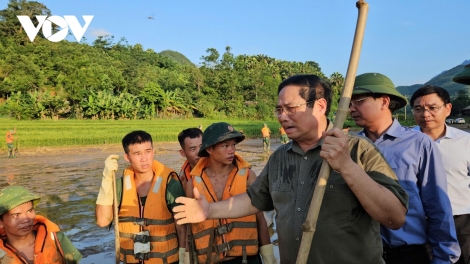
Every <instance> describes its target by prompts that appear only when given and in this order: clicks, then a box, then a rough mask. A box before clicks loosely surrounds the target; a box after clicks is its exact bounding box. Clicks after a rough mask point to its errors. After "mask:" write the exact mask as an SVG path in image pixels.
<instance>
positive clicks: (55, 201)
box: [0, 139, 279, 263]
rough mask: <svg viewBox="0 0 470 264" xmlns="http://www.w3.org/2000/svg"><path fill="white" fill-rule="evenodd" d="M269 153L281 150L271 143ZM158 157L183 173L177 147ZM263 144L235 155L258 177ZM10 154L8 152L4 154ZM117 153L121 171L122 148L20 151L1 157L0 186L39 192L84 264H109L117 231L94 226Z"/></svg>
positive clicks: (41, 209)
mask: <svg viewBox="0 0 470 264" xmlns="http://www.w3.org/2000/svg"><path fill="white" fill-rule="evenodd" d="M272 141H274V142H272V144H271V150H274V149H276V148H277V147H278V146H279V140H278V139H275V140H272ZM154 147H155V152H156V154H155V158H156V159H157V160H159V161H160V162H162V163H163V164H165V165H167V166H169V167H170V168H173V169H175V170H176V171H178V172H179V169H180V167H181V165H182V164H183V162H184V159H183V158H182V157H181V156H180V155H179V152H178V150H179V145H178V144H177V143H155V144H154ZM262 151H263V145H262V141H261V140H246V141H243V142H241V143H240V144H239V145H238V149H237V153H238V154H240V155H241V156H242V157H244V158H245V159H246V160H247V161H248V162H250V163H251V164H252V166H253V170H254V171H255V172H256V174H259V173H260V172H261V170H262V168H263V167H264V165H265V164H266V161H267V159H268V156H267V155H263V153H262ZM5 154H6V153H5ZM110 154H119V155H120V156H121V158H120V159H119V167H120V169H121V170H120V172H122V168H124V167H125V166H126V162H125V160H124V159H123V158H122V154H123V151H122V147H121V146H119V145H112V146H110V145H105V146H97V147H76V148H38V149H29V150H24V151H23V150H22V151H21V153H20V156H18V157H17V158H15V159H7V158H6V157H5V156H6V155H1V156H0V188H4V187H6V186H8V185H9V184H15V185H22V186H25V187H27V188H28V189H30V190H31V191H33V192H35V193H37V194H39V195H40V196H41V197H42V201H41V203H40V204H39V206H38V208H37V213H38V214H41V215H43V216H45V217H47V218H49V219H50V220H52V221H53V222H55V223H57V224H58V225H59V226H60V228H61V230H62V231H64V232H65V234H66V235H67V236H68V237H69V238H70V239H71V240H72V242H73V243H74V245H75V246H76V247H77V249H78V250H79V251H80V252H81V253H82V255H83V260H82V262H81V263H111V262H112V260H113V258H114V232H113V230H110V231H108V229H107V228H99V227H98V226H96V224H95V216H94V209H95V201H96V196H97V194H98V191H99V187H100V184H101V173H102V171H103V166H104V160H105V159H106V157H107V156H108V155H110ZM110 261H111V262H110Z"/></svg>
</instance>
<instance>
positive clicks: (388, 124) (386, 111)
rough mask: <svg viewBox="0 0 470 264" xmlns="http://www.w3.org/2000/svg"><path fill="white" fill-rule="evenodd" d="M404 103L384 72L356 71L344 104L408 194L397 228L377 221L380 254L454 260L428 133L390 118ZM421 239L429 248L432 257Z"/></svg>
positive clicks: (394, 262)
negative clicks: (403, 215)
mask: <svg viewBox="0 0 470 264" xmlns="http://www.w3.org/2000/svg"><path fill="white" fill-rule="evenodd" d="M406 104H407V100H406V98H405V97H404V96H403V95H402V94H401V93H400V92H398V91H397V90H396V88H395V85H394V84H393V82H392V81H391V80H390V79H389V78H388V77H387V76H385V75H383V74H380V73H365V74H361V75H358V76H357V77H356V80H355V82H354V89H353V92H352V98H351V102H350V105H349V110H350V112H351V117H352V118H353V119H354V122H355V123H356V125H357V126H359V127H362V128H363V130H362V131H361V132H359V134H360V135H361V136H365V137H367V138H369V139H370V140H372V141H373V142H374V144H375V145H376V146H377V147H378V148H379V149H380V151H381V152H382V153H383V154H384V156H385V159H386V160H387V161H388V163H389V164H390V166H391V167H392V169H393V170H394V171H395V174H396V175H397V178H398V181H399V182H400V184H401V185H402V186H403V188H404V189H405V190H406V192H407V193H408V195H409V197H410V199H409V201H410V202H409V206H408V212H407V214H406V222H405V224H404V226H403V227H402V228H400V229H398V230H391V229H389V228H386V227H384V226H382V227H381V235H382V243H383V247H384V253H383V258H384V260H385V262H386V263H387V264H427V263H433V264H438V263H442V264H443V263H450V262H455V261H456V260H457V259H458V257H459V255H460V249H459V246H458V242H457V237H456V234H455V227H454V221H453V218H452V210H451V207H450V202H449V197H448V196H447V182H446V175H445V171H444V164H443V162H442V158H441V155H440V152H439V150H438V148H437V146H436V144H435V143H434V142H433V141H432V140H431V139H430V138H429V137H428V136H426V135H424V134H422V133H420V132H418V131H413V130H411V129H410V128H407V127H402V126H401V125H400V123H399V122H398V120H397V119H394V118H393V116H392V113H393V112H394V111H396V110H398V109H400V108H402V107H404V106H405V105H406ZM426 110H429V109H426ZM434 110H439V109H437V108H436V109H433V110H432V111H434ZM413 111H414V112H415V111H422V109H421V108H419V109H418V108H413ZM427 245H430V246H431V249H432V262H431V258H430V256H429V254H428V250H427Z"/></svg>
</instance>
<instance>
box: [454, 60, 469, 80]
mask: <svg viewBox="0 0 470 264" xmlns="http://www.w3.org/2000/svg"><path fill="white" fill-rule="evenodd" d="M452 81H454V82H456V83H461V84H466V85H470V64H467V65H465V67H463V69H462V71H460V72H459V73H457V74H456V75H455V76H454V77H452Z"/></svg>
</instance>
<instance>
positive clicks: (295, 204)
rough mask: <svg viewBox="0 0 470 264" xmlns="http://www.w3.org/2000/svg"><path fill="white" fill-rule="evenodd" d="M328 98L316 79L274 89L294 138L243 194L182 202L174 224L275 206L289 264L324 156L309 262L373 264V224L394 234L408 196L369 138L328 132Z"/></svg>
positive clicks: (299, 78) (376, 239) (376, 259)
mask: <svg viewBox="0 0 470 264" xmlns="http://www.w3.org/2000/svg"><path fill="white" fill-rule="evenodd" d="M331 98H332V93H331V89H330V86H329V84H328V83H326V82H325V81H323V80H322V79H321V78H319V77H318V76H315V75H296V76H292V77H290V78H288V79H286V80H284V81H283V82H282V83H281V84H280V85H279V87H278V103H277V106H276V109H275V115H276V117H277V119H278V121H279V123H280V124H281V125H282V127H283V128H284V130H285V132H286V133H287V135H288V137H289V138H290V139H291V140H292V141H290V142H289V143H287V144H284V145H281V146H280V147H279V148H277V149H276V151H274V153H273V154H272V155H271V157H270V158H269V161H268V163H267V164H266V166H265V168H264V169H263V171H262V172H261V174H260V175H259V176H258V177H257V179H256V180H255V182H254V183H253V184H251V185H250V187H249V188H248V190H247V193H243V194H239V195H237V196H234V197H232V198H230V199H227V200H225V201H222V202H216V203H210V204H209V203H208V202H207V200H206V199H205V198H204V197H203V196H202V195H199V193H198V191H197V190H196V189H194V197H195V198H196V199H189V198H180V199H178V202H179V203H183V204H184V205H182V206H179V207H177V208H175V209H174V211H175V212H177V214H176V215H175V218H176V219H179V220H178V223H179V224H184V223H190V222H191V223H194V222H201V221H203V220H205V219H214V218H238V217H242V216H245V215H249V214H253V213H256V212H259V211H270V210H273V209H275V210H276V213H277V216H276V231H277V232H278V241H279V251H280V259H281V263H295V262H296V258H297V254H298V252H299V248H300V243H301V240H302V228H301V226H302V224H303V222H304V221H305V219H306V218H307V213H308V208H309V205H310V201H311V199H312V194H313V191H314V186H315V183H316V180H317V178H318V174H319V172H320V167H321V163H322V161H323V159H326V160H327V161H328V163H329V164H330V166H331V168H332V171H331V174H330V177H329V180H328V183H327V186H328V187H327V189H326V191H325V196H324V199H323V204H322V206H321V209H320V214H319V219H318V222H317V226H316V232H315V236H314V238H313V241H312V246H311V249H310V253H309V258H308V263H316V264H336V263H350V264H356V263H357V264H378V263H384V262H383V260H382V257H381V256H382V243H381V241H380V234H379V232H380V230H379V223H381V224H383V225H385V226H387V227H389V228H393V229H397V228H400V227H401V226H402V225H403V223H404V221H405V213H406V206H407V202H408V196H407V194H406V192H405V191H404V190H403V188H402V187H401V186H400V185H399V184H398V181H397V179H396V177H395V175H394V173H393V171H392V169H391V168H390V167H389V166H388V164H387V162H386V161H385V160H384V158H383V156H382V155H381V154H380V152H379V150H378V149H377V148H376V147H375V146H374V145H373V144H371V142H370V141H368V140H366V139H365V138H362V137H359V136H353V135H350V136H347V135H346V134H345V133H343V132H342V131H341V129H339V128H334V129H332V124H331V122H329V121H328V119H327V115H328V113H329V110H330V104H331Z"/></svg>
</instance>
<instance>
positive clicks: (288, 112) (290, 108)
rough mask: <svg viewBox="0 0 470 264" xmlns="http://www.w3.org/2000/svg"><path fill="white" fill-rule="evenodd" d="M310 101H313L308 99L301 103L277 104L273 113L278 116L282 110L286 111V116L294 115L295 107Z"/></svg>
mask: <svg viewBox="0 0 470 264" xmlns="http://www.w3.org/2000/svg"><path fill="white" fill-rule="evenodd" d="M312 102H314V101H308V102H305V103H303V104H297V105H285V106H278V107H276V108H275V109H274V115H275V116H277V117H279V116H281V115H282V113H283V112H284V113H286V115H288V116H291V115H294V114H295V112H296V111H297V107H299V106H302V105H307V104H309V103H312Z"/></svg>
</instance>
